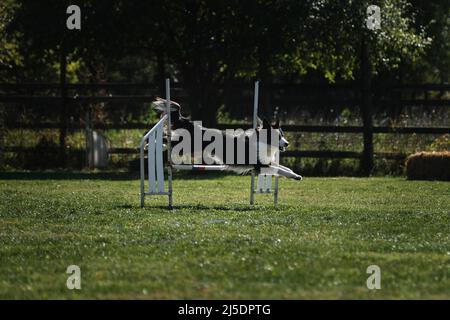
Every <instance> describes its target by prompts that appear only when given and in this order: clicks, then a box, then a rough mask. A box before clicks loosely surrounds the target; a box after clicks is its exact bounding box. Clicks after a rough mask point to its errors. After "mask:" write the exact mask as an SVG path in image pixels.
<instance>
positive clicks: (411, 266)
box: [0, 173, 450, 299]
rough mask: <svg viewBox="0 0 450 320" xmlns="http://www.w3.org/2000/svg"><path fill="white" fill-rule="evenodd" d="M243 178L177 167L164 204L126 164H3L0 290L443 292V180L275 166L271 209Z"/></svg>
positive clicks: (43, 294)
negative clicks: (110, 171) (375, 286)
mask: <svg viewBox="0 0 450 320" xmlns="http://www.w3.org/2000/svg"><path fill="white" fill-rule="evenodd" d="M249 180H250V179H249V177H236V176H217V177H213V178H210V177H206V176H202V175H200V176H199V177H198V178H197V179H187V178H180V177H178V176H176V178H175V181H174V190H175V195H174V201H175V204H176V206H177V207H176V208H175V210H174V211H173V212H169V211H167V210H166V209H165V208H164V207H163V206H165V205H166V198H165V197H164V198H157V199H153V200H152V199H150V200H148V201H147V203H148V205H154V206H153V207H150V206H149V207H147V208H145V209H143V210H142V209H140V208H139V207H138V205H139V196H138V190H139V182H138V180H137V179H136V178H135V177H130V176H127V175H125V174H124V175H121V174H115V175H105V174H83V173H78V174H55V173H50V174H18V173H12V174H2V175H0V298H3V299H5V298H12V299H19V298H39V299H40V298H56V299H78V298H89V299H90V298H107V299H115V298H125V299H129V298H142V299H165V298H177V299H178V298H189V299H191V298H200V299H203V298H211V299H216V298H225V299H227V298H247V299H259V298H263V299H265V298H273V299H299V298H300V299H303V298H307V299H309V298H319V299H329V298H338V299H341V298H345V299H358V298H368V299H381V298H389V299H392V298H393V299H396V298H426V299H434V298H444V299H450V183H448V182H423V181H419V182H417V181H406V180H405V179H403V178H370V179H363V178H306V179H305V180H304V181H301V182H298V181H287V180H285V179H282V180H281V181H280V206H279V207H278V208H276V209H275V208H273V205H272V199H271V197H269V196H263V195H257V197H256V202H257V205H256V206H255V207H250V206H249V205H248V196H249V195H248V194H249ZM72 264H75V265H79V266H80V268H81V277H82V282H81V286H82V289H81V290H73V291H72V290H68V289H67V288H66V279H67V277H68V276H69V275H68V274H66V268H67V267H68V266H69V265H72ZM373 264H375V265H378V266H379V267H380V268H381V287H382V288H381V289H380V290H368V289H367V287H366V279H367V277H368V276H369V275H368V274H367V273H366V268H367V267H368V266H369V265H373Z"/></svg>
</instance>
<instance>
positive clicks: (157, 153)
mask: <svg viewBox="0 0 450 320" xmlns="http://www.w3.org/2000/svg"><path fill="white" fill-rule="evenodd" d="M258 93H259V82H255V92H254V106H253V129H256V128H257V124H258ZM170 104H171V100H170V80H169V79H166V101H165V107H164V108H163V109H164V113H163V115H162V117H161V119H160V120H159V121H158V123H157V124H156V125H155V126H154V127H153V128H151V129H150V131H148V132H147V133H146V134H145V136H144V137H143V138H142V139H141V143H140V146H139V149H140V178H141V184H140V189H141V190H140V191H141V192H140V193H141V207H144V204H145V197H146V196H158V195H164V196H168V200H169V209H172V206H173V199H172V194H173V190H172V169H177V170H190V171H224V170H227V167H228V166H227V165H221V164H218V165H202V164H173V163H172V159H171V153H172V146H171V137H172V133H171V127H172V119H171V113H172V112H171V106H170ZM165 124H167V137H168V138H167V146H166V150H167V165H166V167H167V180H168V183H167V188H166V186H165V177H164V160H163V159H164V158H163V152H164V144H163V141H164V139H163V135H164V125H165ZM286 145H287V142H286ZM146 147H147V150H146ZM145 152H147V169H148V183H147V184H148V186H147V187H146V183H145V180H146V179H145V178H146V177H145ZM276 157H277V160H278V159H279V151H277V152H276ZM276 172H277V173H281V174H282V175H285V176H287V177H294V178H295V179H301V176H299V175H297V174H295V173H294V172H293V171H292V170H290V169H289V168H286V167H283V166H277V167H276ZM272 178H273V175H272V174H259V175H258V179H257V187H256V189H255V170H252V174H251V189H250V204H254V194H255V193H265V194H270V193H273V196H274V204H275V205H277V202H278V175H277V174H275V186H274V189H273V191H272Z"/></svg>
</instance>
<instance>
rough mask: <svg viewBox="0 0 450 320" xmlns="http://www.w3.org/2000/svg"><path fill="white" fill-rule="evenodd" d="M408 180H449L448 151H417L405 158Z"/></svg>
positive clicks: (449, 155) (449, 153) (449, 161)
mask: <svg viewBox="0 0 450 320" xmlns="http://www.w3.org/2000/svg"><path fill="white" fill-rule="evenodd" d="M406 175H407V176H408V179H410V180H450V152H449V151H441V152H418V153H415V154H412V155H410V156H409V157H408V158H407V159H406Z"/></svg>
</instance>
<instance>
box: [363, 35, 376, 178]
mask: <svg viewBox="0 0 450 320" xmlns="http://www.w3.org/2000/svg"><path fill="white" fill-rule="evenodd" d="M369 50H370V49H369V43H368V42H367V41H366V40H365V39H364V38H363V39H362V44H361V77H362V81H361V82H362V90H361V113H362V121H363V141H364V148H363V155H362V158H361V169H362V170H361V171H362V173H363V174H364V175H365V176H369V175H370V174H371V172H372V169H373V119H372V88H371V71H372V70H371V69H372V67H371V64H370V52H369Z"/></svg>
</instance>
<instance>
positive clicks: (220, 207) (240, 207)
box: [116, 204, 267, 212]
mask: <svg viewBox="0 0 450 320" xmlns="http://www.w3.org/2000/svg"><path fill="white" fill-rule="evenodd" d="M128 207H129V206H117V207H116V208H120V209H124V208H128ZM130 207H131V206H130ZM139 209H140V207H139ZM151 209H153V210H154V209H159V210H166V211H167V212H171V211H176V210H189V211H205V210H220V211H240V212H242V211H258V210H266V209H267V208H263V207H259V206H250V205H232V206H225V205H211V206H206V205H202V204H195V205H175V206H173V208H172V209H169V208H168V206H166V205H154V206H152V205H146V206H145V207H144V208H142V210H151Z"/></svg>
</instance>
